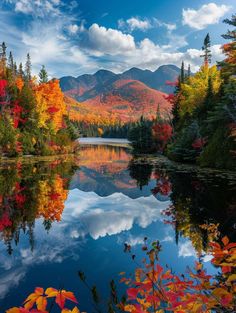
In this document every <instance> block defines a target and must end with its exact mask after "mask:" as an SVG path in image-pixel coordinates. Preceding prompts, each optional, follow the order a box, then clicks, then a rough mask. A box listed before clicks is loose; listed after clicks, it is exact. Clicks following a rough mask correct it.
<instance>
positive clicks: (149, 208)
mask: <svg viewBox="0 0 236 313" xmlns="http://www.w3.org/2000/svg"><path fill="white" fill-rule="evenodd" d="M169 204H170V202H169V201H165V202H161V201H158V200H157V199H156V198H155V197H154V196H149V197H146V198H143V197H141V198H139V199H131V198H129V197H128V196H125V195H124V194H121V193H114V194H113V195H110V196H108V197H104V198H101V197H99V196H98V195H97V194H95V193H94V192H83V191H81V190H76V189H75V190H72V191H70V194H69V197H68V199H67V201H66V203H65V205H66V207H67V209H66V210H65V211H64V214H63V220H64V221H65V223H68V224H70V225H71V222H72V220H74V221H76V220H77V221H79V223H78V224H77V228H76V229H75V228H73V233H71V236H73V237H76V238H78V237H84V236H85V235H86V234H89V235H90V236H91V237H92V238H93V239H98V238H100V237H105V236H106V235H115V234H119V233H121V232H123V231H128V230H130V229H132V227H133V225H134V224H137V225H139V226H140V227H142V228H146V227H147V226H148V225H150V224H151V223H152V222H154V221H158V220H160V219H161V214H160V212H161V211H162V210H163V209H165V208H167V207H168V205H169ZM129 239H130V240H131V239H133V240H131V241H132V243H133V244H134V243H136V244H138V243H140V240H141V239H140V238H136V240H135V239H134V238H131V237H130V238H129ZM142 241H143V237H142Z"/></svg>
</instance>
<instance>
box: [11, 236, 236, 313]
mask: <svg viewBox="0 0 236 313" xmlns="http://www.w3.org/2000/svg"><path fill="white" fill-rule="evenodd" d="M210 247H211V250H210V254H211V255H212V257H213V258H212V261H211V262H212V264H213V265H214V266H215V267H217V268H219V273H218V274H217V275H214V276H213V275H209V274H207V272H206V270H205V269H204V268H203V265H202V263H201V262H196V264H195V267H194V269H191V268H188V269H187V272H186V273H185V274H182V275H177V274H175V273H174V272H173V271H172V269H170V268H169V267H168V266H166V268H163V267H162V266H161V265H160V264H159V254H160V251H161V245H160V243H159V241H155V242H153V243H152V244H151V247H150V248H149V245H148V239H147V238H144V245H143V247H142V250H143V251H144V252H145V254H146V258H145V259H144V260H142V262H139V261H138V260H137V258H136V256H135V255H134V254H132V247H131V246H130V245H128V244H125V252H126V253H130V255H131V258H132V260H133V262H134V264H135V266H137V268H136V271H135V274H134V277H129V278H126V277H122V278H121V280H120V282H122V283H125V284H126V285H127V286H128V289H127V290H126V293H127V296H128V299H126V297H123V298H122V300H119V298H118V294H117V290H116V286H115V283H114V281H111V284H110V287H111V299H110V300H109V301H108V302H106V304H107V305H108V306H107V309H108V311H107V312H109V313H115V312H131V313H149V312H153V313H166V312H172V313H211V312H216V313H233V312H235V311H236V297H235V296H236V243H230V242H229V239H228V237H223V238H222V239H221V241H220V242H212V243H211V244H210ZM78 275H79V277H80V279H81V281H82V282H83V283H84V285H85V286H86V287H87V288H88V289H89V291H90V292H91V294H92V298H93V302H94V306H93V308H94V309H95V311H96V312H104V304H105V302H104V301H102V300H101V299H100V297H99V296H98V293H97V290H96V287H94V286H93V287H90V286H89V284H88V283H87V280H86V277H85V275H84V273H83V272H79V273H78ZM120 275H125V273H124V272H122V273H120ZM50 299H52V300H53V301H50ZM67 300H69V301H72V302H74V303H77V300H76V298H75V296H74V294H73V293H72V292H69V291H65V290H57V289H54V288H47V289H46V291H44V289H43V288H39V287H38V288H36V289H35V291H34V293H32V294H30V295H29V296H28V298H27V299H26V300H25V301H24V304H23V305H24V307H21V308H17V307H14V308H11V309H9V310H7V311H6V313H52V311H53V308H54V304H56V305H57V306H59V308H60V309H61V313H79V312H80V311H79V309H78V308H77V307H74V308H73V309H72V310H70V309H68V308H65V303H66V301H67ZM49 301H50V303H49ZM48 304H50V308H49V309H47V307H48Z"/></svg>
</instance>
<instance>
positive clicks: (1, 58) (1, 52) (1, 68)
mask: <svg viewBox="0 0 236 313" xmlns="http://www.w3.org/2000/svg"><path fill="white" fill-rule="evenodd" d="M6 51H7V46H6V44H5V42H3V43H2V44H1V46H0V74H2V75H3V76H5V74H6V65H7V57H6Z"/></svg>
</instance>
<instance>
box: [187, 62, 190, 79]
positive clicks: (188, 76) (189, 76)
mask: <svg viewBox="0 0 236 313" xmlns="http://www.w3.org/2000/svg"><path fill="white" fill-rule="evenodd" d="M187 76H188V78H189V77H190V76H191V66H190V64H189V65H188V74H187Z"/></svg>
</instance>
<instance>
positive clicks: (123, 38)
mask: <svg viewBox="0 0 236 313" xmlns="http://www.w3.org/2000/svg"><path fill="white" fill-rule="evenodd" d="M88 38H89V43H90V45H91V48H92V49H93V50H94V51H97V52H98V53H100V54H106V53H107V54H110V55H117V54H120V53H125V52H127V51H133V50H134V49H135V41H134V37H133V36H131V35H127V34H124V33H122V32H121V31H119V30H116V29H112V28H106V27H103V26H99V25H98V24H96V23H95V24H92V25H91V26H90V28H89V29H88Z"/></svg>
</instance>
